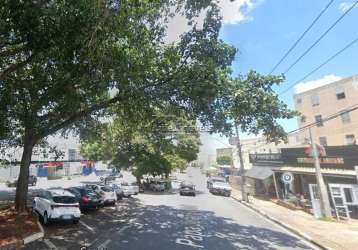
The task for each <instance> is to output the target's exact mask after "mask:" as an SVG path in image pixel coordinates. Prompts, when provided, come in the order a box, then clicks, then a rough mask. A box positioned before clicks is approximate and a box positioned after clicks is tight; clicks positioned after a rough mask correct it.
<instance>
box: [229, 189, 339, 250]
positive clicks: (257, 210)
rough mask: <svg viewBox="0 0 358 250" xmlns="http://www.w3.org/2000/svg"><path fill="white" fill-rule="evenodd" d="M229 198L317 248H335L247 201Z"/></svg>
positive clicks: (330, 249) (329, 249)
mask: <svg viewBox="0 0 358 250" xmlns="http://www.w3.org/2000/svg"><path fill="white" fill-rule="evenodd" d="M231 198H233V199H234V200H236V201H238V202H240V203H241V204H243V205H244V206H246V207H247V208H250V209H251V210H253V211H255V212H256V213H258V214H261V215H262V216H264V217H265V218H266V219H268V220H270V221H272V222H274V223H276V224H278V225H280V226H282V227H283V228H285V229H287V230H289V231H290V232H292V233H294V234H296V235H298V236H300V237H302V238H303V239H305V240H307V241H308V242H310V243H312V244H313V245H315V246H317V247H319V248H321V249H323V250H335V249H333V248H329V247H326V246H324V245H322V244H321V243H319V242H317V241H315V240H314V239H312V238H311V237H310V236H308V235H307V234H305V233H302V232H301V231H299V230H298V229H296V228H293V227H292V226H290V225H288V224H286V223H284V222H281V221H279V220H277V219H276V218H274V217H272V216H269V215H267V214H266V213H265V212H263V211H261V210H259V209H258V208H256V207H254V206H252V205H251V204H248V203H247V202H245V201H242V200H240V199H238V198H235V197H233V196H231Z"/></svg>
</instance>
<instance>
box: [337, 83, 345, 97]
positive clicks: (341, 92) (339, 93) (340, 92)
mask: <svg viewBox="0 0 358 250" xmlns="http://www.w3.org/2000/svg"><path fill="white" fill-rule="evenodd" d="M336 97H337V99H338V100H341V99H345V98H346V94H345V93H344V88H343V87H342V86H339V87H337V88H336Z"/></svg>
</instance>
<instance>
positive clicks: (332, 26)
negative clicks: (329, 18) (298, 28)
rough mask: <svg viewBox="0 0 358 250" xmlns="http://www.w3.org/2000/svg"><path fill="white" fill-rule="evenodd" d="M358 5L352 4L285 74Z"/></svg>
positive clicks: (357, 2)
mask: <svg viewBox="0 0 358 250" xmlns="http://www.w3.org/2000/svg"><path fill="white" fill-rule="evenodd" d="M357 4H358V1H356V2H355V3H354V4H352V6H351V7H349V9H347V10H346V11H345V12H344V13H343V14H342V15H341V16H340V17H339V18H338V19H337V20H336V21H335V22H334V23H333V24H332V25H331V26H330V27H329V28H328V29H327V30H326V31H325V32H324V33H323V34H322V35H321V36H320V37H319V38H318V39H317V40H316V41H315V42H314V43H313V44H312V45H311V46H310V47H309V48H308V49H307V50H306V51H305V52H304V53H303V54H302V55H301V56H300V57H299V58H297V60H296V61H295V62H294V63H292V64H291V65H290V66H289V67H288V68H287V69H286V70H285V71H284V74H286V73H287V72H288V71H290V70H291V69H292V68H293V67H294V66H295V65H296V64H297V63H298V62H299V61H300V60H301V59H302V58H303V57H304V56H305V55H307V54H308V52H310V51H311V50H312V49H313V48H314V47H315V46H316V45H317V44H318V43H319V42H320V41H321V40H322V39H323V38H324V37H325V36H326V35H327V34H328V33H329V32H330V31H331V30H332V29H333V28H334V27H335V26H336V25H337V24H338V23H339V22H340V21H341V20H342V19H343V18H344V17H345V16H346V15H347V14H348V13H349V12H350V11H351V10H352V9H353V8H354V7H355V6H356V5H357Z"/></svg>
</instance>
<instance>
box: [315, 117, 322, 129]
mask: <svg viewBox="0 0 358 250" xmlns="http://www.w3.org/2000/svg"><path fill="white" fill-rule="evenodd" d="M314 118H315V120H316V123H317V127H322V126H323V121H322V116H321V115H316V116H315V117H314Z"/></svg>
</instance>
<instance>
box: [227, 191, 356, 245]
mask: <svg viewBox="0 0 358 250" xmlns="http://www.w3.org/2000/svg"><path fill="white" fill-rule="evenodd" d="M231 196H232V197H233V198H234V199H236V200H239V201H240V202H242V201H241V193H240V191H238V190H236V189H233V190H232V194H231ZM242 203H243V204H245V205H246V206H248V207H250V208H252V209H254V210H256V211H257V212H259V213H261V214H263V215H264V216H265V217H267V218H269V219H271V220H273V221H275V222H276V223H278V224H281V225H282V226H284V227H286V228H287V229H289V230H291V231H293V232H294V233H296V234H298V235H300V236H302V237H303V238H305V239H306V240H309V241H311V242H313V243H315V244H316V245H318V246H321V247H322V248H325V249H336V250H353V249H358V222H357V221H350V222H327V221H321V220H317V219H315V218H314V217H313V216H312V215H310V214H308V213H306V212H303V211H300V210H296V211H293V210H290V209H287V208H285V207H282V206H280V205H277V204H275V203H274V202H271V201H264V200H260V199H255V198H252V197H250V203H249V204H248V203H245V202H242Z"/></svg>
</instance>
